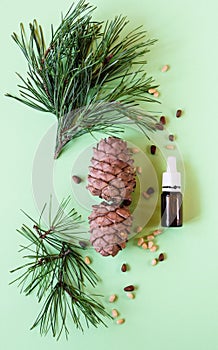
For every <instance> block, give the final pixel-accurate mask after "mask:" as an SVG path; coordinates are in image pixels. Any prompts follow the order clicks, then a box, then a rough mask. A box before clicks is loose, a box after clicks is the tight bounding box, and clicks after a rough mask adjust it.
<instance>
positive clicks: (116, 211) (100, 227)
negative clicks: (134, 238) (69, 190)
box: [89, 202, 132, 256]
mask: <svg viewBox="0 0 218 350" xmlns="http://www.w3.org/2000/svg"><path fill="white" fill-rule="evenodd" d="M92 208H93V211H92V213H91V215H90V216H89V224H90V232H91V235H90V242H91V244H92V245H93V247H94V248H95V250H96V251H97V252H99V253H100V254H101V255H103V256H109V255H112V256H115V255H116V254H117V253H118V252H119V251H120V250H121V249H123V248H125V246H126V242H127V241H128V235H129V233H130V229H131V226H132V217H131V214H130V211H129V209H128V208H127V207H120V206H118V205H117V204H108V203H106V202H102V203H101V204H99V205H93V207H92Z"/></svg>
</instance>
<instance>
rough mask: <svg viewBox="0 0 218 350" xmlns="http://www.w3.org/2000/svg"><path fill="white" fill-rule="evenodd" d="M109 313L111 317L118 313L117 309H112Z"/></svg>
mask: <svg viewBox="0 0 218 350" xmlns="http://www.w3.org/2000/svg"><path fill="white" fill-rule="evenodd" d="M111 315H112V317H114V318H116V317H117V316H118V315H119V313H118V311H117V310H116V309H113V310H112V311H111Z"/></svg>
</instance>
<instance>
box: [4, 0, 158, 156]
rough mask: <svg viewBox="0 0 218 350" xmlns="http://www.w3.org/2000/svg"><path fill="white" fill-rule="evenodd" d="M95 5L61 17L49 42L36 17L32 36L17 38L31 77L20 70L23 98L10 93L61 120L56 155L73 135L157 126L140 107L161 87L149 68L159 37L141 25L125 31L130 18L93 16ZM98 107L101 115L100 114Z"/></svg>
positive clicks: (82, 1) (81, 5)
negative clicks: (149, 57)
mask: <svg viewBox="0 0 218 350" xmlns="http://www.w3.org/2000/svg"><path fill="white" fill-rule="evenodd" d="M94 9H95V8H94V7H93V6H91V5H89V4H88V3H86V1H85V0H80V1H79V2H78V3H77V4H73V5H72V7H71V8H70V10H69V11H68V13H67V14H66V15H65V16H62V19H61V23H60V25H59V27H58V28H57V29H56V30H54V28H53V26H52V27H51V39H50V43H49V44H48V45H46V42H45V39H44V34H43V29H42V27H41V26H40V25H39V24H38V23H37V21H36V20H34V21H33V23H30V25H29V34H27V32H26V30H25V28H24V25H23V24H22V23H21V25H20V35H17V34H16V33H13V35H12V37H13V39H14V41H15V42H16V44H17V45H18V46H19V48H20V49H21V51H22V53H23V54H24V56H25V59H26V61H27V63H28V71H27V77H23V76H22V75H20V74H18V76H19V78H20V79H21V81H22V84H19V85H18V87H19V93H20V96H15V95H11V94H7V96H9V97H13V98H15V99H16V100H18V101H20V102H22V103H24V104H26V105H28V106H29V107H32V108H35V109H37V110H39V111H42V112H49V113H52V114H54V115H55V116H56V117H57V119H58V132H57V142H56V150H55V158H57V157H58V156H59V154H60V153H61V151H62V149H63V147H64V146H65V145H66V144H67V143H68V142H69V141H70V140H72V139H75V138H77V137H79V136H81V135H83V134H84V133H93V132H96V131H100V132H105V133H107V134H110V135H111V134H114V133H116V132H120V131H121V130H122V125H123V124H136V125H137V126H139V128H140V129H141V130H142V131H143V132H145V133H146V130H147V129H149V130H150V129H155V126H154V122H155V118H153V117H152V116H151V115H150V114H149V113H146V112H144V111H140V116H139V111H138V109H137V108H138V107H137V106H138V104H139V103H140V102H142V101H144V102H150V101H154V100H153V99H152V98H151V96H150V95H149V94H148V90H149V88H151V87H156V86H155V85H154V81H153V79H152V78H151V77H147V73H146V71H145V64H146V63H147V62H146V59H145V56H146V54H147V53H148V52H149V51H150V46H151V45H153V44H154V42H155V40H151V39H147V33H146V31H145V30H144V29H143V28H142V27H138V28H136V29H134V30H132V31H130V32H128V33H127V34H125V33H126V31H127V30H126V26H127V24H128V20H127V19H126V17H123V16H116V17H115V18H114V19H113V20H110V21H106V22H99V21H96V20H93V18H92V14H93V11H94ZM96 111H97V113H96Z"/></svg>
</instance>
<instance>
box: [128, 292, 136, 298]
mask: <svg viewBox="0 0 218 350" xmlns="http://www.w3.org/2000/svg"><path fill="white" fill-rule="evenodd" d="M127 297H128V298H129V299H134V298H135V295H134V294H133V293H127Z"/></svg>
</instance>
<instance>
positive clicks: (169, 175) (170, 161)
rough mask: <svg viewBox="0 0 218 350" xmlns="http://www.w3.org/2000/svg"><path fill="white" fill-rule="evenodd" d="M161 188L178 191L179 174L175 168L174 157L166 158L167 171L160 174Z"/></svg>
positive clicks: (179, 185)
mask: <svg viewBox="0 0 218 350" xmlns="http://www.w3.org/2000/svg"><path fill="white" fill-rule="evenodd" d="M162 190H163V191H168V192H180V190H181V174H180V173H179V172H178V171H177V169H176V157H168V158H167V171H166V172H165V173H163V176H162Z"/></svg>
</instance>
